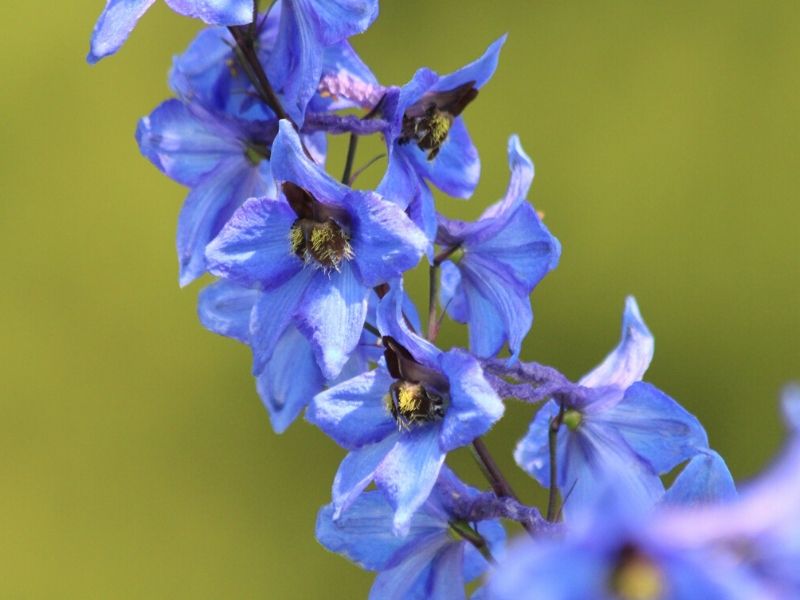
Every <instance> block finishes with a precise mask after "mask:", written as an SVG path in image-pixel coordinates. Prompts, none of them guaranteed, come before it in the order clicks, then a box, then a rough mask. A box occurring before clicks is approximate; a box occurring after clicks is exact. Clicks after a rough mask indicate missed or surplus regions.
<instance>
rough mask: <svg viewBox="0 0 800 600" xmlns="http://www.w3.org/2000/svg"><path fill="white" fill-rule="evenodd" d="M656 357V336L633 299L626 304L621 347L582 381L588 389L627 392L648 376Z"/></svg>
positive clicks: (628, 299) (619, 345)
mask: <svg viewBox="0 0 800 600" xmlns="http://www.w3.org/2000/svg"><path fill="white" fill-rule="evenodd" d="M652 358H653V335H652V334H651V333H650V330H649V329H647V325H645V323H644V320H643V319H642V315H641V313H640V312H639V306H638V305H637V304H636V300H635V299H634V298H633V296H628V298H627V299H626V301H625V313H624V315H623V317H622V337H621V339H620V341H619V344H618V345H617V347H616V348H615V349H614V350H613V351H612V352H611V354H609V355H608V356H607V357H606V358H605V360H604V361H603V362H602V363H601V364H600V365H599V366H597V367H596V368H595V369H594V370H593V371H592V372H590V373H588V374H587V375H585V376H584V377H583V379H581V380H580V381H579V384H580V385H583V386H586V387H602V386H611V385H613V386H617V387H619V388H622V389H625V388H627V387H628V386H630V385H631V384H632V383H634V382H636V381H640V380H641V379H642V377H643V376H644V373H645V371H646V370H647V367H648V366H649V365H650V361H651V360H652Z"/></svg>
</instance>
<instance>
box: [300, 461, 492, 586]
mask: <svg viewBox="0 0 800 600" xmlns="http://www.w3.org/2000/svg"><path fill="white" fill-rule="evenodd" d="M477 495H478V491H477V490H475V489H474V488H471V487H469V486H467V485H465V484H464V483H462V482H461V481H459V480H458V478H457V477H456V476H455V475H454V474H453V473H452V472H451V471H450V470H449V469H448V468H447V467H443V468H442V471H441V473H440V475H439V479H438V481H437V483H436V486H435V487H434V489H433V491H432V493H431V495H430V496H429V497H428V499H427V500H426V501H425V502H424V503H423V504H422V506H420V508H419V510H417V512H415V513H414V515H413V517H411V521H410V523H409V527H408V529H409V531H408V534H407V535H406V536H402V537H401V536H397V535H395V534H394V532H393V530H392V508H391V506H390V505H389V504H388V502H387V501H386V498H385V497H384V496H383V494H381V493H380V492H378V491H370V492H364V493H363V494H362V495H361V496H359V497H358V499H356V500H355V502H353V504H352V505H351V506H350V507H349V508H348V509H347V510H346V511H345V512H344V513H342V514H341V515H340V516H339V517H338V518H335V516H334V515H335V514H336V508H335V507H334V505H333V504H328V505H327V506H324V507H323V508H322V509H321V510H320V512H319V514H318V515H317V528H316V534H317V539H318V540H319V542H320V543H321V544H322V545H323V546H325V548H327V549H328V550H330V551H332V552H337V553H339V554H343V555H344V556H346V557H347V558H349V559H350V560H352V561H353V562H355V563H357V564H358V565H360V566H361V567H363V568H365V569H367V570H369V571H377V573H378V575H377V577H376V578H375V582H374V583H373V585H372V589H371V591H370V595H369V597H370V598H373V599H375V600H378V599H381V600H386V599H396V600H401V599H403V598H440V599H441V600H458V599H464V598H465V597H466V596H465V594H464V585H465V583H468V582H470V581H472V580H473V579H475V578H477V577H479V576H480V575H481V574H483V573H484V572H485V571H487V570H488V568H489V562H488V559H489V558H491V557H492V556H494V557H495V558H496V557H497V556H499V553H500V551H501V550H502V546H503V542H504V540H505V531H504V530H503V526H502V525H501V524H500V522H499V521H497V520H495V519H491V520H485V521H480V522H478V523H471V522H468V521H467V520H466V519H465V518H464V515H463V514H461V511H460V508H461V507H462V506H464V504H465V502H468V501H469V500H470V499H474V498H475V497H476V496H477Z"/></svg>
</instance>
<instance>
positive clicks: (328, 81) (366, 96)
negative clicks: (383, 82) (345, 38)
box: [308, 42, 385, 112]
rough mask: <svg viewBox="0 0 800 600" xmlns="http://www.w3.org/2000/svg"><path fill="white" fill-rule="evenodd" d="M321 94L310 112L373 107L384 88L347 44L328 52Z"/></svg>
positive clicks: (335, 45)
mask: <svg viewBox="0 0 800 600" xmlns="http://www.w3.org/2000/svg"><path fill="white" fill-rule="evenodd" d="M318 91H319V93H317V94H316V95H314V96H313V97H312V99H311V102H310V103H309V105H308V110H310V111H314V112H325V111H335V110H343V109H347V108H357V107H361V108H373V107H374V106H375V105H376V104H377V103H378V102H379V101H380V99H381V97H382V96H383V94H384V92H385V89H384V88H383V87H382V86H380V85H379V84H378V81H377V79H376V78H375V75H373V73H372V71H370V69H369V67H368V66H367V65H366V64H365V63H364V61H362V60H361V58H360V57H359V56H358V54H357V53H356V51H355V50H354V49H353V47H352V46H351V45H350V44H349V43H348V42H339V43H338V44H334V45H333V46H329V47H328V48H326V49H325V56H324V59H323V66H322V79H321V81H320V83H319V89H318Z"/></svg>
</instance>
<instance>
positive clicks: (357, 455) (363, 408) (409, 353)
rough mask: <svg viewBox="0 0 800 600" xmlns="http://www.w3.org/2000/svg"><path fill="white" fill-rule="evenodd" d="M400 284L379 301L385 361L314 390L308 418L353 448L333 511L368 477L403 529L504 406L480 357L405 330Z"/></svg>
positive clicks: (341, 507) (357, 491) (342, 470)
mask: <svg viewBox="0 0 800 600" xmlns="http://www.w3.org/2000/svg"><path fill="white" fill-rule="evenodd" d="M401 298H402V289H401V288H400V285H399V282H397V283H395V284H394V285H393V286H392V289H391V290H390V291H389V293H388V294H387V295H386V296H385V297H384V298H383V300H381V302H380V304H379V305H378V329H379V330H380V332H381V334H382V335H383V336H384V343H385V346H386V351H385V361H384V362H383V363H382V364H380V365H379V366H378V368H377V369H374V370H372V371H369V372H367V373H364V374H363V375H360V376H358V377H355V378H353V379H351V380H349V381H345V382H343V383H340V384H339V385H336V386H334V387H332V388H330V389H329V390H327V391H325V392H322V393H320V394H318V395H317V396H316V397H315V398H314V400H313V402H312V403H311V405H310V406H309V410H308V412H307V413H306V418H307V419H308V420H309V421H311V422H312V423H314V424H315V425H317V426H318V427H320V428H321V429H322V430H323V431H324V432H325V433H327V434H328V435H329V436H331V437H332V438H333V439H334V440H335V441H336V442H337V443H338V444H340V445H341V446H343V447H344V448H347V449H348V450H350V454H349V455H348V456H347V457H346V458H345V459H344V461H343V462H342V464H341V466H340V467H339V471H338V473H337V474H336V478H335V480H334V484H333V505H334V507H335V510H336V515H337V516H338V515H339V514H340V513H341V512H342V511H343V510H345V509H346V508H347V506H349V505H350V504H352V502H353V501H355V499H356V498H357V497H358V496H359V495H360V494H361V492H362V491H363V490H364V489H365V488H366V487H367V486H368V485H369V483H370V482H371V481H373V480H374V481H375V483H376V484H377V486H378V488H379V489H380V490H381V491H382V492H383V493H384V494H385V495H386V498H387V500H388V501H389V504H390V505H391V506H392V508H393V509H394V513H395V516H394V526H395V529H396V530H397V531H399V532H402V531H405V530H406V529H407V527H408V524H409V522H410V519H411V517H412V516H413V514H414V512H415V511H416V510H417V509H418V508H419V507H420V506H421V505H422V503H424V502H425V500H426V499H427V498H428V495H429V494H430V492H431V489H433V485H434V483H435V482H436V479H437V478H438V476H439V471H440V469H441V467H442V464H443V463H444V459H445V456H446V455H447V453H448V452H450V451H451V450H455V449H456V448H458V447H460V446H464V445H466V444H469V443H470V442H472V440H474V439H475V438H476V437H478V436H480V435H483V434H484V433H486V431H488V430H489V428H490V427H491V426H492V425H493V424H494V423H495V422H496V421H497V420H498V419H499V418H500V417H501V416H502V414H503V410H504V406H503V403H502V402H501V400H500V398H499V397H498V396H497V394H496V393H495V392H494V390H493V389H492V387H491V386H490V385H489V383H488V382H487V381H486V379H485V378H484V376H483V372H482V370H481V368H480V365H479V364H478V361H477V360H476V359H475V358H474V357H473V356H471V355H469V354H468V353H466V352H464V351H463V350H459V349H453V350H450V351H448V352H442V351H441V350H439V349H438V348H436V347H435V346H433V345H432V344H430V343H429V342H427V341H425V340H424V339H422V338H420V337H419V336H417V335H415V334H414V333H413V332H411V331H410V330H409V329H408V326H407V325H406V323H405V319H404V317H403V311H402V305H401V302H400V300H401Z"/></svg>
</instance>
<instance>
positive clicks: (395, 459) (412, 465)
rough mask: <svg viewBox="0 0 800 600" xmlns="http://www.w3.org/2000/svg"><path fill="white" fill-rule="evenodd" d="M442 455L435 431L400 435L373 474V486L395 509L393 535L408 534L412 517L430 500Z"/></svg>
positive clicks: (435, 429)
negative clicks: (394, 533) (376, 487)
mask: <svg viewBox="0 0 800 600" xmlns="http://www.w3.org/2000/svg"><path fill="white" fill-rule="evenodd" d="M444 458H445V452H444V451H442V449H441V448H440V447H439V436H438V428H436V427H433V426H427V427H422V428H418V429H415V430H413V431H410V432H403V433H402V434H401V435H400V439H399V441H398V443H397V445H396V446H395V447H394V448H392V450H391V451H390V452H389V453H388V454H387V455H386V458H385V459H384V460H383V462H382V463H381V465H380V467H379V468H378V470H377V471H376V473H375V483H376V484H377V485H378V488H379V489H380V490H381V491H383V493H384V494H385V495H386V498H387V500H389V504H391V505H392V508H394V510H395V513H394V531H395V532H396V533H397V534H398V535H404V534H405V533H407V532H408V528H409V524H410V522H411V517H412V515H413V514H414V513H415V512H416V510H417V509H418V508H419V507H420V506H422V504H423V503H424V502H425V500H427V499H428V496H430V493H431V490H432V489H433V486H434V484H435V483H436V479H437V477H438V476H439V470H440V469H441V468H442V464H443V463H444Z"/></svg>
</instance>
